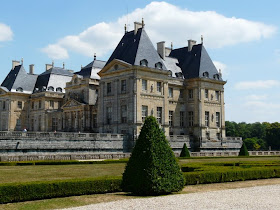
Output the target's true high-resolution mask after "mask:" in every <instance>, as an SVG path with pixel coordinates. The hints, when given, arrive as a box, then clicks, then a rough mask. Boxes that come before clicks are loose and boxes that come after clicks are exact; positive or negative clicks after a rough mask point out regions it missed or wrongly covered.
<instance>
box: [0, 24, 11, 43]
mask: <svg viewBox="0 0 280 210" xmlns="http://www.w3.org/2000/svg"><path fill="white" fill-rule="evenodd" d="M12 39H13V31H12V29H11V28H10V26H7V25H5V24H3V23H0V42H4V41H10V40H12Z"/></svg>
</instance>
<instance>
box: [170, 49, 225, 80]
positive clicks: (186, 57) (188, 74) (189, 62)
mask: <svg viewBox="0 0 280 210" xmlns="http://www.w3.org/2000/svg"><path fill="white" fill-rule="evenodd" d="M169 56H170V57H174V58H177V59H178V61H179V64H178V66H179V67H180V68H181V70H182V73H183V75H184V78H186V79H190V78H198V77H199V78H202V77H205V75H204V73H205V72H208V75H209V78H210V79H215V78H214V75H219V73H218V71H217V69H216V67H215V65H214V64H213V62H212V60H211V58H210V57H209V55H208V53H207V51H206V49H205V48H204V46H203V44H197V45H194V46H193V47H192V50H191V51H190V52H189V51H188V47H183V48H178V49H174V50H172V51H171V53H170V55H169ZM219 80H222V78H219Z"/></svg>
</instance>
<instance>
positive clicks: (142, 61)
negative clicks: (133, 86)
mask: <svg viewBox="0 0 280 210" xmlns="http://www.w3.org/2000/svg"><path fill="white" fill-rule="evenodd" d="M140 66H148V61H147V60H146V59H143V60H141V61H140Z"/></svg>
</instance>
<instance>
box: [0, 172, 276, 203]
mask: <svg viewBox="0 0 280 210" xmlns="http://www.w3.org/2000/svg"><path fill="white" fill-rule="evenodd" d="M183 175H184V178H185V185H194V184H206V183H220V182H231V181H243V180H252V179H267V178H280V168H263V169H256V168H255V169H246V170H244V169H243V170H240V169H237V170H224V171H206V172H205V171H197V172H187V173H183ZM121 179H122V178H121V177H111V178H108V177H106V178H95V179H80V180H63V181H48V182H30V183H19V184H2V185H0V203H10V202H20V201H28V200H39V199H47V198H55V197H67V196H74V195H89V194H98V193H99V194H101V193H110V192H119V191H121V187H120V186H121Z"/></svg>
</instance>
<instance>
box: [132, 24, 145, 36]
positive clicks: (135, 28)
mask: <svg viewBox="0 0 280 210" xmlns="http://www.w3.org/2000/svg"><path fill="white" fill-rule="evenodd" d="M139 28H143V23H139V22H134V35H136V34H137V31H138V29H139Z"/></svg>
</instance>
